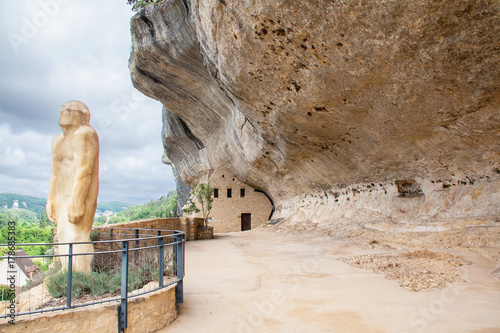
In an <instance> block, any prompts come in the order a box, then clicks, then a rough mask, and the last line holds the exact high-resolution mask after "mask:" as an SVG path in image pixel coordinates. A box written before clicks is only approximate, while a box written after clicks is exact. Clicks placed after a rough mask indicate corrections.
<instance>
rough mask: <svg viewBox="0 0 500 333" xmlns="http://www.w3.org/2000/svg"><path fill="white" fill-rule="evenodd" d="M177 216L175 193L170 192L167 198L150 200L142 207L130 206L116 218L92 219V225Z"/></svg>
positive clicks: (102, 217) (101, 217)
mask: <svg viewBox="0 0 500 333" xmlns="http://www.w3.org/2000/svg"><path fill="white" fill-rule="evenodd" d="M176 216H177V193H176V192H175V191H171V192H170V193H169V194H168V195H167V196H163V197H161V198H160V199H157V200H151V201H150V202H147V203H145V204H144V205H135V206H134V205H131V207H130V208H128V209H127V210H124V211H121V212H119V213H118V214H116V216H111V217H109V216H100V217H98V218H96V219H94V225H99V224H103V223H122V222H127V221H136V220H142V219H149V218H155V217H159V218H161V217H176Z"/></svg>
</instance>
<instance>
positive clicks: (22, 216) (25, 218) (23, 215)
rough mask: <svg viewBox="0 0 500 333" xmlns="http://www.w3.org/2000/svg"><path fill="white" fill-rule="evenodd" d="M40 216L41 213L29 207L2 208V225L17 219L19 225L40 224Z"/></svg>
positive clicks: (0, 215)
mask: <svg viewBox="0 0 500 333" xmlns="http://www.w3.org/2000/svg"><path fill="white" fill-rule="evenodd" d="M41 214H43V212H42V213H41ZM39 217H40V215H37V214H36V213H34V212H32V211H31V210H28V209H10V208H8V209H6V208H1V209H0V225H3V224H4V223H5V224H6V223H8V221H17V222H18V223H19V225H29V224H38V223H40V219H39Z"/></svg>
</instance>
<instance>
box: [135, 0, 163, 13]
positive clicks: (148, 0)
mask: <svg viewBox="0 0 500 333" xmlns="http://www.w3.org/2000/svg"><path fill="white" fill-rule="evenodd" d="M161 1H163V0H127V3H128V4H129V5H133V6H132V10H133V11H135V12H136V11H138V10H140V9H142V8H144V7H146V6H147V5H150V4H152V3H158V2H161Z"/></svg>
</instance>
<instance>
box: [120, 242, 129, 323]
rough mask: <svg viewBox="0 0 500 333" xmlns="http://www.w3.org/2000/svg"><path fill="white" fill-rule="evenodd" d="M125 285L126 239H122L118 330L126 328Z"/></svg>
mask: <svg viewBox="0 0 500 333" xmlns="http://www.w3.org/2000/svg"><path fill="white" fill-rule="evenodd" d="M127 285H128V241H122V286H121V302H120V307H119V310H118V327H119V328H120V332H124V330H125V329H126V328H127V296H128V293H127Z"/></svg>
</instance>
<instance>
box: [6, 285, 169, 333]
mask: <svg viewBox="0 0 500 333" xmlns="http://www.w3.org/2000/svg"><path fill="white" fill-rule="evenodd" d="M175 286H176V284H173V285H172V286H170V287H168V288H164V289H160V290H158V291H156V292H153V293H149V294H145V295H142V296H138V297H134V298H131V299H129V302H128V311H127V317H128V322H127V329H126V330H125V331H126V332H127V333H149V332H155V331H157V330H159V329H161V328H163V327H165V326H167V325H169V324H171V323H172V322H173V321H174V320H175V319H176V318H177V310H176V306H175ZM118 305H119V302H117V301H115V302H112V303H109V304H107V303H105V304H101V305H95V306H86V307H82V308H78V309H72V310H65V311H56V312H47V313H42V314H37V315H32V316H29V315H26V316H22V317H19V318H16V320H15V325H12V324H9V323H8V322H7V321H8V319H3V322H2V323H0V333H11V332H12V333H14V332H38V333H52V332H71V333H88V332H99V333H108V332H109V333H116V331H117V327H118V314H117V310H116V309H117V307H118Z"/></svg>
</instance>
